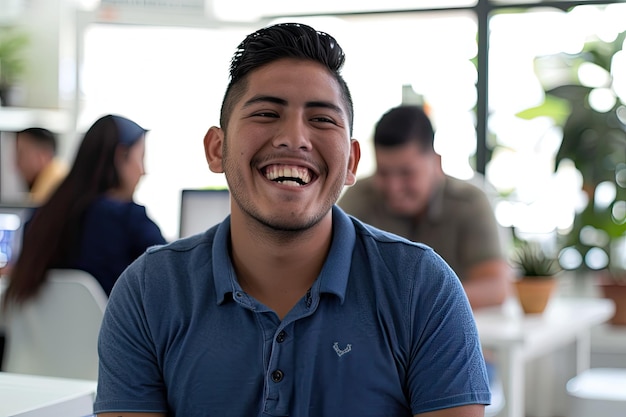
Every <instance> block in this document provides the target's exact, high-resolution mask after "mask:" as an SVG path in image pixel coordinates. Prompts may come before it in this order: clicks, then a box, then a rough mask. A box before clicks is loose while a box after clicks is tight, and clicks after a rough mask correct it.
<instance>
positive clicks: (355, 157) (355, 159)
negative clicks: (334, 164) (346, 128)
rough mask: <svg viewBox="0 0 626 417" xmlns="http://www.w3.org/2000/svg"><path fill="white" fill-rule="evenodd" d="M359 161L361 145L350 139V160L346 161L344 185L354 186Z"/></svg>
mask: <svg viewBox="0 0 626 417" xmlns="http://www.w3.org/2000/svg"><path fill="white" fill-rule="evenodd" d="M360 160H361V145H360V144H359V141H358V140H356V139H350V158H349V159H348V172H347V175H346V184H345V185H348V186H349V185H354V183H356V169H357V167H358V166H359V161H360Z"/></svg>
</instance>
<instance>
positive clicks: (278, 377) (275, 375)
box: [272, 369, 284, 382]
mask: <svg viewBox="0 0 626 417" xmlns="http://www.w3.org/2000/svg"><path fill="white" fill-rule="evenodd" d="M283 376H284V375H283V371H281V370H280V369H277V370H275V371H274V372H272V381H274V382H280V381H282V380H283Z"/></svg>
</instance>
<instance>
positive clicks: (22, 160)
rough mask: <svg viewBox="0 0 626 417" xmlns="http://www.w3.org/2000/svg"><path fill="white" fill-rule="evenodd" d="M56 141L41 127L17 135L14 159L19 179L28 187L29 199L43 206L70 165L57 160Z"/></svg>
mask: <svg viewBox="0 0 626 417" xmlns="http://www.w3.org/2000/svg"><path fill="white" fill-rule="evenodd" d="M56 153H57V138H56V136H55V134H54V133H52V132H51V131H49V130H48V129H44V128H41V127H30V128H28V129H24V130H22V131H20V132H17V133H16V136H15V159H16V161H15V162H16V166H17V170H18V172H19V174H20V176H21V177H22V178H23V179H24V181H25V182H26V185H27V186H28V191H29V194H28V199H29V200H30V202H32V203H34V204H37V205H39V204H42V203H43V202H45V201H46V200H47V199H48V197H49V196H50V194H51V193H52V192H54V190H55V189H56V188H57V186H58V185H59V183H60V182H61V181H62V180H63V178H65V176H66V175H67V171H68V168H67V165H66V164H65V163H64V162H63V161H61V160H59V159H58V158H57V157H56Z"/></svg>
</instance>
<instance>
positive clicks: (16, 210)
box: [0, 204, 34, 268]
mask: <svg viewBox="0 0 626 417" xmlns="http://www.w3.org/2000/svg"><path fill="white" fill-rule="evenodd" d="M33 210H34V207H33V206H29V205H9V204H0V268H4V267H5V266H6V265H7V264H8V263H9V262H13V261H15V259H17V256H18V255H19V253H20V249H21V248H22V234H23V233H24V223H25V222H26V221H28V219H29V218H30V216H31V215H32V211H33Z"/></svg>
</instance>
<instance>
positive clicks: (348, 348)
mask: <svg viewBox="0 0 626 417" xmlns="http://www.w3.org/2000/svg"><path fill="white" fill-rule="evenodd" d="M333 349H335V352H336V353H337V356H339V357H341V356H343V355H345V354H346V353H348V352H350V351H351V350H352V345H351V344H350V343H348V344H347V345H346V347H345V348H343V349H341V348H340V347H339V342H335V343H333Z"/></svg>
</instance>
